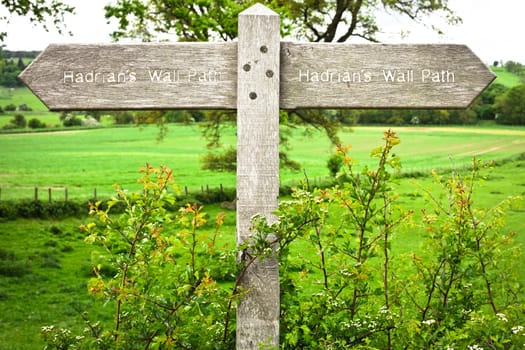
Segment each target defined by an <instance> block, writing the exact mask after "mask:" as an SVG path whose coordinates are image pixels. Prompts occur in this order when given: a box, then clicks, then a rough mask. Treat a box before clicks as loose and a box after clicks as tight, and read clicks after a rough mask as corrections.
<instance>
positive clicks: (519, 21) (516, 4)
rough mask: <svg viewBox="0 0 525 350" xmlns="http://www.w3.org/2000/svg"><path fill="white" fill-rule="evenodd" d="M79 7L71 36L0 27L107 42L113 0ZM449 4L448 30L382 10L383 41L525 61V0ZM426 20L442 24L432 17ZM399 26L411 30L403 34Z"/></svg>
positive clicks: (26, 44) (41, 44)
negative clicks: (451, 22) (463, 48)
mask: <svg viewBox="0 0 525 350" xmlns="http://www.w3.org/2000/svg"><path fill="white" fill-rule="evenodd" d="M63 1H64V2H65V3H68V4H71V5H73V6H75V7H76V14H75V15H71V16H68V17H67V18H66V24H67V29H68V30H69V31H72V32H73V34H74V35H73V36H72V37H71V36H68V35H65V34H64V35H60V34H58V33H57V32H56V31H55V30H51V31H50V32H49V33H47V32H46V31H45V30H43V29H42V28H41V27H39V26H37V27H34V26H32V24H31V23H29V21H27V20H26V19H25V18H20V17H17V16H12V17H11V19H10V23H9V24H7V25H3V26H1V27H0V31H7V32H8V37H7V40H6V41H5V43H4V44H5V47H6V49H8V50H43V49H44V48H45V47H46V46H47V45H48V44H50V43H106V42H110V37H109V33H110V32H111V30H112V29H113V28H114V27H113V26H111V25H108V24H107V23H106V22H107V21H106V19H105V18H104V10H103V8H104V5H105V4H107V3H108V2H109V0H89V1H88V0H63ZM449 4H450V7H451V8H452V9H453V10H455V11H456V13H457V14H458V15H459V16H460V17H461V18H462V19H463V24H460V25H458V26H446V25H441V26H440V28H442V30H443V31H444V32H445V35H442V36H440V35H437V34H435V33H434V32H433V31H432V30H431V29H428V28H426V27H425V26H424V25H418V24H414V23H412V22H411V21H409V20H403V19H402V18H400V16H396V17H393V16H388V15H384V16H381V18H380V19H379V23H380V28H381V29H382V31H383V32H384V33H383V34H382V35H381V36H380V40H381V41H382V42H384V43H456V44H466V45H468V46H469V47H470V48H471V49H472V51H474V53H476V54H477V55H478V56H479V57H480V58H481V59H482V60H483V61H484V62H485V63H487V64H492V63H493V62H494V61H495V60H497V61H500V60H502V61H504V62H505V61H508V60H513V61H518V62H521V63H524V64H525V25H524V18H525V17H524V16H525V0H449ZM425 23H432V24H437V25H439V24H442V22H441V21H440V20H439V18H434V17H431V18H429V19H428V20H426V21H425ZM401 32H404V33H405V34H406V33H407V32H408V36H406V37H402V36H401Z"/></svg>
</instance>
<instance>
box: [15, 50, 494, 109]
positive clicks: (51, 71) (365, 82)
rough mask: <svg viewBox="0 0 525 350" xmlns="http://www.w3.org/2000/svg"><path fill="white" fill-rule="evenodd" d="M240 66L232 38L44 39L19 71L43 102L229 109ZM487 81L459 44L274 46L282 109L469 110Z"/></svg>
mask: <svg viewBox="0 0 525 350" xmlns="http://www.w3.org/2000/svg"><path fill="white" fill-rule="evenodd" d="M238 64H239V63H238V62H237V43H173V44H137V45H120V44H119V45H111V44H108V45H50V46H49V47H48V48H47V49H46V50H45V51H44V52H43V53H42V54H41V55H40V56H39V57H38V58H37V59H36V60H35V61H34V62H33V63H32V64H31V65H30V66H29V67H28V68H27V69H26V70H25V71H24V72H23V73H22V74H21V79H22V80H23V81H24V83H26V85H27V86H28V87H29V88H30V89H31V90H32V91H33V92H34V93H35V95H37V96H38V97H39V98H40V99H41V100H42V101H43V102H44V103H45V104H46V105H47V106H48V107H49V108H50V109H51V110H75V109H77V110H79V109H80V110H82V109H192V108H200V109H235V108H236V107H237V85H236V84H237V66H238ZM244 64H246V63H244ZM494 79H495V75H494V74H493V73H492V72H491V71H490V70H489V69H488V68H487V67H486V66H485V65H484V64H483V63H482V62H481V61H480V60H479V58H477V57H476V56H475V55H474V54H473V53H472V52H471V51H470V49H469V48H468V47H466V46H464V45H446V44H437V45H436V44H432V45H382V44H363V45H353V44H331V43H286V42H283V43H281V44H280V102H279V105H280V108H282V109H288V110H290V109H297V108H467V107H468V106H469V105H470V104H471V102H472V101H473V100H474V99H475V98H476V97H477V96H478V95H479V94H480V93H481V92H482V91H483V89H484V88H485V87H486V86H488V84H490V83H491V82H492V80H494Z"/></svg>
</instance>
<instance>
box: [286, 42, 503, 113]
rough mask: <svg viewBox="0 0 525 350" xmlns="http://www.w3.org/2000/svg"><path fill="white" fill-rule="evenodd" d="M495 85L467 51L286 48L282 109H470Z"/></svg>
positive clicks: (454, 48) (335, 46) (429, 47)
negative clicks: (482, 94)
mask: <svg viewBox="0 0 525 350" xmlns="http://www.w3.org/2000/svg"><path fill="white" fill-rule="evenodd" d="M389 77H392V78H393V79H392V80H393V81H391V79H388V78H389ZM494 79H495V75H494V74H493V73H492V72H491V71H490V70H489V69H488V68H487V67H486V66H485V64H483V62H481V61H480V60H479V58H478V57H476V55H474V54H473V53H472V51H471V50H470V49H469V48H468V47H467V46H464V45H446V44H444V45H441V44H438V45H435V44H432V45H383V44H362V45H353V44H332V43H315V44H314V43H285V42H283V43H282V44H281V96H280V106H281V108H283V109H296V108H310V107H311V108H467V107H468V106H469V105H470V104H471V102H472V101H473V100H474V99H475V98H476V97H477V96H478V95H479V94H480V93H481V92H482V91H483V89H484V88H485V87H486V86H488V84H490V83H491V82H492V80H494Z"/></svg>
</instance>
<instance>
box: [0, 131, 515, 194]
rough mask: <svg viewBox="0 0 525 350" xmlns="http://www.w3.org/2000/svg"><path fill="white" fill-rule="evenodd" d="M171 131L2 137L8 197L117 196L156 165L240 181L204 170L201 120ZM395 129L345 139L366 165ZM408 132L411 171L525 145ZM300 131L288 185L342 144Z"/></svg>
mask: <svg viewBox="0 0 525 350" xmlns="http://www.w3.org/2000/svg"><path fill="white" fill-rule="evenodd" d="M168 127H169V131H168V135H167V136H166V137H165V139H164V140H162V141H160V142H158V141H157V140H156V137H157V135H158V129H157V128H156V127H154V126H150V127H145V128H138V127H124V128H100V129H92V130H73V131H63V132H51V133H31V134H29V133H26V134H2V135H0V158H1V159H2V162H0V188H1V190H2V192H1V194H0V195H1V198H0V199H2V198H3V199H20V198H25V199H30V198H32V196H33V193H34V188H35V187H41V188H43V189H44V190H47V188H49V187H51V188H56V189H57V190H56V191H57V192H56V194H55V195H54V197H55V198H64V188H65V187H67V188H68V192H69V198H71V199H73V200H75V199H76V200H85V199H88V198H92V196H93V189H94V188H97V194H98V195H99V197H101V198H104V197H108V196H110V195H111V193H112V192H113V185H114V184H115V183H118V184H120V185H122V186H124V187H125V188H128V189H131V190H133V189H136V188H137V184H136V178H137V173H138V169H139V168H140V167H142V166H144V165H145V164H146V163H149V164H151V165H153V166H159V165H161V164H162V165H166V166H168V167H170V168H172V169H173V171H174V175H175V180H176V182H177V184H179V185H180V186H182V188H184V187H187V188H188V189H189V191H190V192H191V191H193V192H195V191H200V189H201V188H205V187H206V186H209V187H210V188H218V187H219V186H220V185H221V184H222V185H223V186H224V187H229V188H234V187H235V175H234V174H232V173H215V172H210V171H205V170H202V169H201V159H202V157H203V156H204V154H206V152H207V150H206V147H205V143H206V141H205V140H204V139H203V138H202V137H201V135H200V129H199V127H198V125H193V126H188V125H174V124H172V125H169V126H168ZM386 129H387V127H355V128H352V129H347V130H345V131H343V132H342V133H341V140H342V143H343V144H348V145H351V146H352V149H351V156H352V157H355V158H356V159H358V165H359V166H360V165H365V164H367V162H369V160H368V154H369V152H370V150H371V149H373V148H375V147H377V146H379V145H381V141H382V140H381V138H382V133H383V131H384V130H386ZM393 129H394V130H395V131H397V132H398V134H399V135H400V137H401V144H400V145H399V147H398V149H397V150H396V152H397V153H398V155H399V156H400V157H401V159H402V162H403V170H404V171H405V172H415V171H423V172H428V171H429V170H430V169H432V168H453V167H462V166H465V165H468V164H469V163H470V160H471V159H472V157H473V156H476V157H480V158H483V159H487V160H489V159H502V158H508V157H513V156H516V155H518V154H520V153H522V152H524V151H525V128H502V127H496V128H494V127H492V128H482V127H481V128H480V127H477V128H476V127H428V128H422V127H397V128H396V127H393ZM302 131H303V130H300V129H299V130H295V131H294V133H295V135H294V137H293V138H292V141H291V150H290V151H289V154H290V156H291V158H292V159H294V160H296V161H298V162H299V163H300V164H301V167H302V171H299V172H297V171H291V170H288V169H282V170H281V182H282V183H283V184H295V183H297V182H298V181H299V180H301V179H302V178H304V176H305V174H306V176H308V177H309V178H310V179H312V180H314V179H315V178H316V177H325V176H327V175H328V169H327V167H326V162H327V160H328V158H329V157H330V156H331V155H332V154H333V152H334V150H335V147H334V146H333V145H331V144H330V142H329V141H328V139H327V138H326V136H324V135H323V134H322V133H321V132H317V131H316V132H313V133H312V135H310V136H304V135H303V134H302ZM235 143H236V136H235V129H234V128H228V129H226V130H224V138H223V144H224V147H229V146H234V145H235Z"/></svg>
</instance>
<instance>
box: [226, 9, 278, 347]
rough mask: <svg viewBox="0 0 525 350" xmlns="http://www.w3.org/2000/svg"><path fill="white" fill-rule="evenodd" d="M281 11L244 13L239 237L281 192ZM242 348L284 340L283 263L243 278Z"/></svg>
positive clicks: (264, 264)
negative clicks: (281, 335)
mask: <svg viewBox="0 0 525 350" xmlns="http://www.w3.org/2000/svg"><path fill="white" fill-rule="evenodd" d="M279 54H280V40H279V16H278V15H277V14H276V13H274V12H273V11H270V10H269V9H267V8H266V7H264V6H262V5H260V4H257V5H254V6H252V7H250V8H249V9H247V10H246V11H244V12H242V13H241V14H240V15H239V42H238V57H239V61H238V62H237V69H238V85H237V87H238V88H237V243H238V244H242V243H243V242H245V241H246V240H249V239H250V236H251V235H252V234H253V232H251V231H250V228H251V226H252V224H251V219H252V217H253V216H254V215H256V214H259V215H261V216H264V217H266V218H267V219H268V220H269V221H270V222H272V220H275V217H274V216H273V214H272V212H273V211H274V210H275V209H277V205H278V196H279ZM241 284H242V287H243V290H245V291H249V292H248V293H247V294H246V296H244V297H243V298H242V299H241V300H240V301H239V305H238V307H237V322H236V324H237V340H236V346H237V349H242V350H246V349H259V345H260V344H261V343H265V344H268V345H270V346H272V347H276V348H277V347H278V344H279V305H280V296H279V264H278V262H277V259H276V258H266V259H264V260H262V261H261V260H257V261H256V262H255V263H254V264H252V265H251V266H250V268H249V269H248V270H247V272H246V274H245V275H244V276H243V279H242V281H241Z"/></svg>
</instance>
